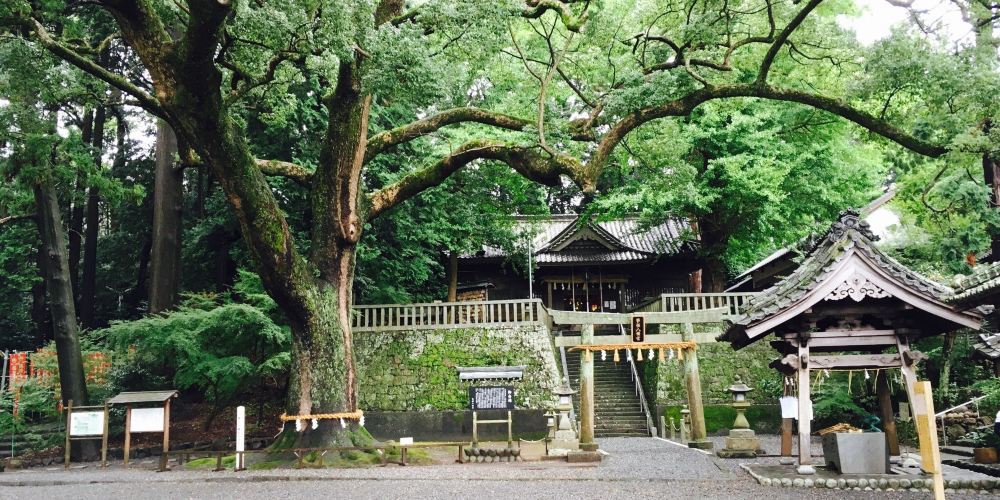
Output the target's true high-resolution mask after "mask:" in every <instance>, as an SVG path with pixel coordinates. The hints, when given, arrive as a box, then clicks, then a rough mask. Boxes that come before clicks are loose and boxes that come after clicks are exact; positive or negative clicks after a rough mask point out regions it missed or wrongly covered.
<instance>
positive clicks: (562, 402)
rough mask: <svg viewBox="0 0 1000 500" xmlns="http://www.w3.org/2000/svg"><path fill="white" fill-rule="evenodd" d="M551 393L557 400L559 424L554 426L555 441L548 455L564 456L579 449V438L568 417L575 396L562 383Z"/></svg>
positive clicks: (572, 391)
mask: <svg viewBox="0 0 1000 500" xmlns="http://www.w3.org/2000/svg"><path fill="white" fill-rule="evenodd" d="M552 392H553V393H554V394H555V395H556V396H558V398H559V402H558V403H556V411H558V412H559V415H558V420H559V423H558V425H557V426H556V435H555V439H553V440H552V444H551V445H550V446H549V455H566V454H567V453H568V452H569V451H571V450H579V449H580V438H579V437H578V436H577V434H576V431H575V430H573V425H572V421H571V419H570V416H569V412H570V411H571V410H572V409H573V395H574V394H576V391H574V390H573V388H572V387H570V386H569V384H568V383H565V382H563V384H562V385H560V386H559V387H556V388H555V390H553V391H552Z"/></svg>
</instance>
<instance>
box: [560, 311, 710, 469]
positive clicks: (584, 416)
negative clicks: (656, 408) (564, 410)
mask: <svg viewBox="0 0 1000 500" xmlns="http://www.w3.org/2000/svg"><path fill="white" fill-rule="evenodd" d="M549 312H550V314H551V315H552V322H553V324H557V325H580V326H581V335H580V337H557V338H556V339H555V341H556V347H569V348H573V349H582V350H583V351H584V352H583V355H582V356H580V448H581V449H583V450H588V451H592V450H596V449H597V445H596V444H595V443H594V359H593V352H592V351H593V350H594V349H597V350H603V349H608V350H614V349H622V350H626V349H635V350H645V349H682V350H683V351H684V353H685V354H683V355H682V359H683V363H684V384H685V386H686V389H687V397H688V398H687V399H688V408H689V409H690V410H691V414H690V418H691V440H690V441H689V443H688V446H690V447H692V448H702V449H711V447H712V442H711V441H709V440H708V439H706V438H707V433H706V428H705V413H704V406H703V405H702V398H701V378H700V376H699V373H698V355H697V350H696V347H697V343H696V342H695V337H694V328H693V325H694V324H695V323H722V322H723V320H724V318H725V315H726V314H728V313H729V307H719V308H714V309H702V310H698V311H683V312H635V313H630V314H623V313H596V312H576V311H549ZM637 317H638V318H642V319H643V321H644V322H645V324H646V325H659V324H679V325H682V328H681V339H680V342H678V341H677V339H676V335H671V334H659V333H656V334H650V335H646V336H645V338H644V340H643V341H642V342H638V343H637V342H633V341H632V337H631V336H611V335H608V336H601V337H599V338H600V339H601V342H600V344H596V343H595V338H594V325H628V324H630V323H631V321H632V319H633V318H637ZM639 359H640V360H641V359H642V358H639ZM641 404H642V405H643V407H644V408H645V404H646V403H645V401H642V403H641Z"/></svg>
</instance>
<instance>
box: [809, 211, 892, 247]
mask: <svg viewBox="0 0 1000 500" xmlns="http://www.w3.org/2000/svg"><path fill="white" fill-rule="evenodd" d="M851 229H853V230H854V231H856V232H857V233H858V234H860V235H861V236H864V237H865V238H866V239H868V240H869V241H878V240H879V237H878V236H877V235H876V234H875V233H873V232H872V228H871V226H869V225H868V223H867V222H865V220H864V219H862V218H861V212H859V211H858V210H857V209H856V208H848V209H847V210H844V211H842V212H840V215H838V216H837V220H836V221H835V222H834V223H833V224H832V225H830V229H829V230H828V231H827V232H826V238H824V240H825V241H823V240H821V241H819V242H817V243H819V244H822V243H825V242H835V241H838V240H840V239H841V238H843V237H844V235H846V234H847V232H848V231H849V230H851Z"/></svg>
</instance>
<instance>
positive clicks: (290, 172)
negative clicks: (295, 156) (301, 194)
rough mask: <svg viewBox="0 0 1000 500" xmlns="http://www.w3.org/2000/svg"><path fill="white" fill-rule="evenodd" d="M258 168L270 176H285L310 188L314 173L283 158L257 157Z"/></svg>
mask: <svg viewBox="0 0 1000 500" xmlns="http://www.w3.org/2000/svg"><path fill="white" fill-rule="evenodd" d="M256 162H257V168H258V169H260V171H261V172H262V173H263V174H264V175H267V176H270V177H285V178H288V179H291V180H293V181H295V183H296V184H298V185H300V186H302V187H306V188H308V187H309V186H310V183H311V182H312V176H313V173H312V172H311V171H309V170H306V169H305V168H303V167H301V166H299V165H296V164H294V163H291V162H287V161H281V160H261V159H257V160H256Z"/></svg>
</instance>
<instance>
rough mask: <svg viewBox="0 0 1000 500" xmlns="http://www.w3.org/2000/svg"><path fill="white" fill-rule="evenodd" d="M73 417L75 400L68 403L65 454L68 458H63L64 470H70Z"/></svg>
mask: <svg viewBox="0 0 1000 500" xmlns="http://www.w3.org/2000/svg"><path fill="white" fill-rule="evenodd" d="M72 416H73V400H72V399H70V400H68V401H66V449H65V451H64V453H65V454H66V456H65V457H63V468H66V469H68V468H69V459H70V442H69V436H70V434H72V432H71V431H72V429H70V426H71V425H73V419H72Z"/></svg>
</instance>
